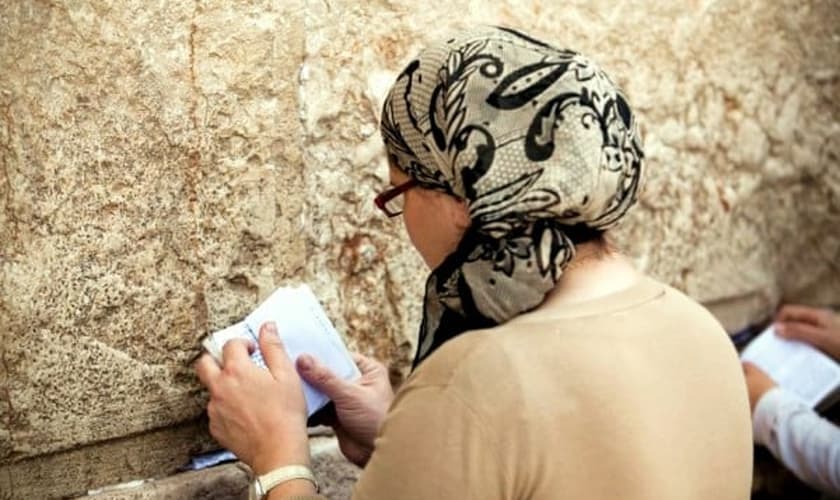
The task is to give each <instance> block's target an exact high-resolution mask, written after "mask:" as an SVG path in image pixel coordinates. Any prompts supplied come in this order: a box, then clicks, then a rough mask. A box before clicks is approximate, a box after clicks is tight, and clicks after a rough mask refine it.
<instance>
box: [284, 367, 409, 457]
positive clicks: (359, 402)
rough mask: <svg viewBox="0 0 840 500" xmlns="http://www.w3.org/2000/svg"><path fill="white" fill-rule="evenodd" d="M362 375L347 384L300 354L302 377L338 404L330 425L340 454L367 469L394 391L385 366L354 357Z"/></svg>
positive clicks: (299, 369)
mask: <svg viewBox="0 0 840 500" xmlns="http://www.w3.org/2000/svg"><path fill="white" fill-rule="evenodd" d="M353 359H354V361H355V362H356V366H358V367H359V370H360V371H361V372H362V376H361V378H360V379H359V380H356V381H354V382H348V381H346V380H344V379H342V378H341V377H338V376H336V375H335V374H334V373H333V372H331V371H330V370H329V369H328V368H327V367H325V366H323V365H322V364H320V363H319V362H318V361H317V360H315V358H313V357H312V356H308V355H305V354H304V355H301V356H300V357H299V358H298V360H297V368H298V372H299V373H300V376H301V377H303V379H304V380H306V381H307V382H309V384H310V385H312V386H313V387H315V388H316V389H318V390H319V391H321V392H323V393H324V394H326V395H327V396H328V397H329V398H330V399H331V400H332V402H333V404H334V405H335V413H336V418H337V422H331V423H330V425H332V427H333V429H334V430H335V435H336V437H338V444H339V447H340V448H341V452H342V453H343V454H344V456H345V457H347V459H348V460H350V461H351V462H353V463H354V464H356V465H358V466H360V467H364V465H365V464H366V463H367V461H368V459H369V458H370V455H371V453H373V440H374V439H375V438H376V435H377V433H378V432H379V427H380V426H381V425H382V422H383V420H385V414H386V413H387V412H388V407H389V406H390V405H391V401H392V400H393V399H394V391H393V390H392V389H391V382H390V380H389V379H388V371H387V370H386V369H385V366H384V365H383V364H382V363H380V362H378V361H376V360H374V359H372V358H368V357H366V356H362V355H360V354H355V355H354V356H353Z"/></svg>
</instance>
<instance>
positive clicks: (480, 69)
mask: <svg viewBox="0 0 840 500" xmlns="http://www.w3.org/2000/svg"><path fill="white" fill-rule="evenodd" d="M380 129H381V132H382V136H383V139H384V141H385V146H386V150H387V152H388V155H389V158H390V160H391V162H392V164H394V165H395V166H396V167H398V168H399V169H400V170H402V171H403V172H405V173H406V174H407V175H409V176H410V177H412V178H414V179H415V180H417V181H418V182H419V183H420V185H421V186H423V187H425V188H427V189H435V190H439V191H443V192H445V193H448V194H450V195H453V196H456V197H458V198H461V199H464V200H466V201H467V202H468V207H469V214H470V219H471V226H470V228H469V229H468V230H467V232H466V234H465V235H464V238H463V239H462V240H461V243H460V245H459V247H458V249H457V250H456V251H455V252H454V253H453V254H452V255H450V256H449V257H448V258H447V259H446V260H445V261H444V262H443V263H442V264H441V265H440V266H438V268H437V269H435V270H434V271H432V273H431V275H430V276H429V278H428V281H427V283H426V294H425V299H424V310H423V322H422V325H421V327H420V338H419V343H418V351H417V354H416V357H415V361H414V365H415V366H417V364H418V363H420V362H421V361H422V360H423V359H424V358H425V357H427V356H428V355H429V354H430V353H431V352H433V351H434V350H435V349H436V348H437V347H439V346H440V345H442V344H443V343H444V342H446V341H447V340H449V339H451V338H452V337H454V336H456V335H458V334H460V333H463V332H465V331H468V330H474V329H479V328H488V327H492V326H494V325H498V324H500V323H503V322H505V321H507V320H508V319H511V318H513V317H515V316H517V315H519V314H522V313H524V312H527V311H529V310H532V309H534V308H535V307H537V306H539V305H540V303H542V301H543V300H544V298H545V295H546V294H547V293H548V292H549V291H551V290H552V289H553V288H554V286H555V284H556V283H557V281H558V280H559V279H560V275H561V274H562V271H563V268H564V267H565V266H566V265H567V264H568V263H569V261H571V259H572V258H573V257H574V255H575V247H574V242H575V241H581V240H585V239H587V238H589V237H591V235H592V234H595V233H597V232H599V231H603V230H606V229H608V228H610V227H612V226H613V225H614V224H615V223H616V222H617V221H618V220H619V219H621V218H622V217H623V216H624V214H625V213H626V212H627V210H628V209H629V208H630V207H631V206H632V205H633V204H634V202H635V201H636V197H637V195H638V192H639V188H640V184H641V181H642V170H643V168H642V166H643V162H642V160H643V157H644V154H643V151H642V141H641V138H640V136H639V133H638V129H637V125H636V121H635V119H634V116H633V113H632V111H631V109H630V106H629V104H628V103H627V100H626V99H625V97H624V95H623V94H622V92H621V91H620V90H619V89H618V88H617V87H616V85H614V84H613V82H612V81H611V80H610V79H609V77H608V76H607V75H606V74H605V73H604V72H603V71H602V70H601V69H600V68H599V67H598V66H597V65H595V64H594V63H593V62H592V61H590V60H589V59H587V58H585V57H584V56H582V55H580V54H578V53H576V52H573V51H571V50H567V49H557V48H554V47H552V46H551V45H549V44H547V43H544V42H541V41H539V40H536V39H534V38H532V37H530V36H528V35H526V34H524V33H521V32H518V31H515V30H512V29H508V28H499V27H485V28H480V29H477V30H474V31H471V32H466V33H461V34H459V35H457V36H455V37H454V38H451V39H449V40H447V41H445V42H443V43H440V44H437V45H434V46H432V47H429V48H427V49H426V50H424V51H423V52H422V53H421V54H420V55H419V57H418V58H417V59H416V60H414V61H412V62H411V63H410V64H409V65H408V66H407V67H406V68H405V70H404V71H403V72H402V73H401V74H400V75H399V77H398V78H397V80H396V82H395V83H394V85H393V87H392V88H391V91H390V93H389V95H388V97H387V99H386V101H385V104H384V107H383V112H382V121H381V125H380Z"/></svg>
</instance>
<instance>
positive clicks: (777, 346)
mask: <svg viewBox="0 0 840 500" xmlns="http://www.w3.org/2000/svg"><path fill="white" fill-rule="evenodd" d="M741 360H743V361H749V362H751V363H753V364H755V365H757V366H758V367H759V368H761V369H762V370H764V371H765V372H766V373H767V375H769V376H770V378H772V379H773V380H774V381H775V382H776V383H777V384H779V386H781V387H782V388H784V389H786V390H788V391H790V392H791V393H793V394H795V395H796V396H797V397H799V398H800V399H802V401H804V402H805V404H807V405H808V406H810V407H811V408H814V407H816V406H817V405H818V404H819V402H820V401H822V400H823V399H824V398H825V397H826V396H828V395H829V394H831V393H832V392H834V391H835V390H836V389H837V388H838V387H840V365H838V364H837V362H835V361H834V360H833V359H831V358H829V357H828V356H826V355H825V354H823V353H822V352H820V351H819V350H818V349H815V348H814V347H811V346H810V345H808V344H806V343H804V342H798V341H795V340H788V339H784V338H782V337H779V336H778V335H776V332H775V331H774V330H773V327H772V326H770V327H769V328H767V329H766V330H764V331H763V332H761V334H760V335H759V336H758V337H756V338H755V340H753V341H752V342H751V343H750V344H749V345H748V346H747V347H746V348H745V349H744V351H743V352H742V353H741Z"/></svg>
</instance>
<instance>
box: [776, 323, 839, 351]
mask: <svg viewBox="0 0 840 500" xmlns="http://www.w3.org/2000/svg"><path fill="white" fill-rule="evenodd" d="M776 333H778V334H779V336H780V337H783V338H786V339H789V340H798V341H800V342H805V343H806V344H811V345H812V346H814V347H816V348H818V349H822V348H823V347H824V345H825V341H826V335H827V334H828V330H826V328H825V327H822V326H814V325H812V324H810V323H802V322H798V321H789V322H785V323H779V324H777V325H776Z"/></svg>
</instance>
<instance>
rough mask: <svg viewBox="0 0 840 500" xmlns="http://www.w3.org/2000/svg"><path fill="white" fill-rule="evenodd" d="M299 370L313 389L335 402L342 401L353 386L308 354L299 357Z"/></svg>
mask: <svg viewBox="0 0 840 500" xmlns="http://www.w3.org/2000/svg"><path fill="white" fill-rule="evenodd" d="M297 369H298V373H300V376H301V378H303V380H306V381H307V382H309V384H310V385H311V386H312V387H314V388H316V389H318V390H319V391H321V392H323V393H324V394H326V395H327V397H328V398H330V399H332V400H333V401H335V400H337V399H338V400H340V399H341V398H342V396H344V395H345V394H346V393H347V391H348V387H349V386H350V385H351V384H350V383H349V382H346V381H345V380H344V379H342V378H341V377H339V376H337V375H336V374H335V373H333V372H332V370H330V369H329V368H327V367H326V366H324V365H322V364H321V363H320V362H319V361H318V360H317V359H315V358H314V357H313V356H310V355H308V354H302V355H300V357H298V359H297Z"/></svg>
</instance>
